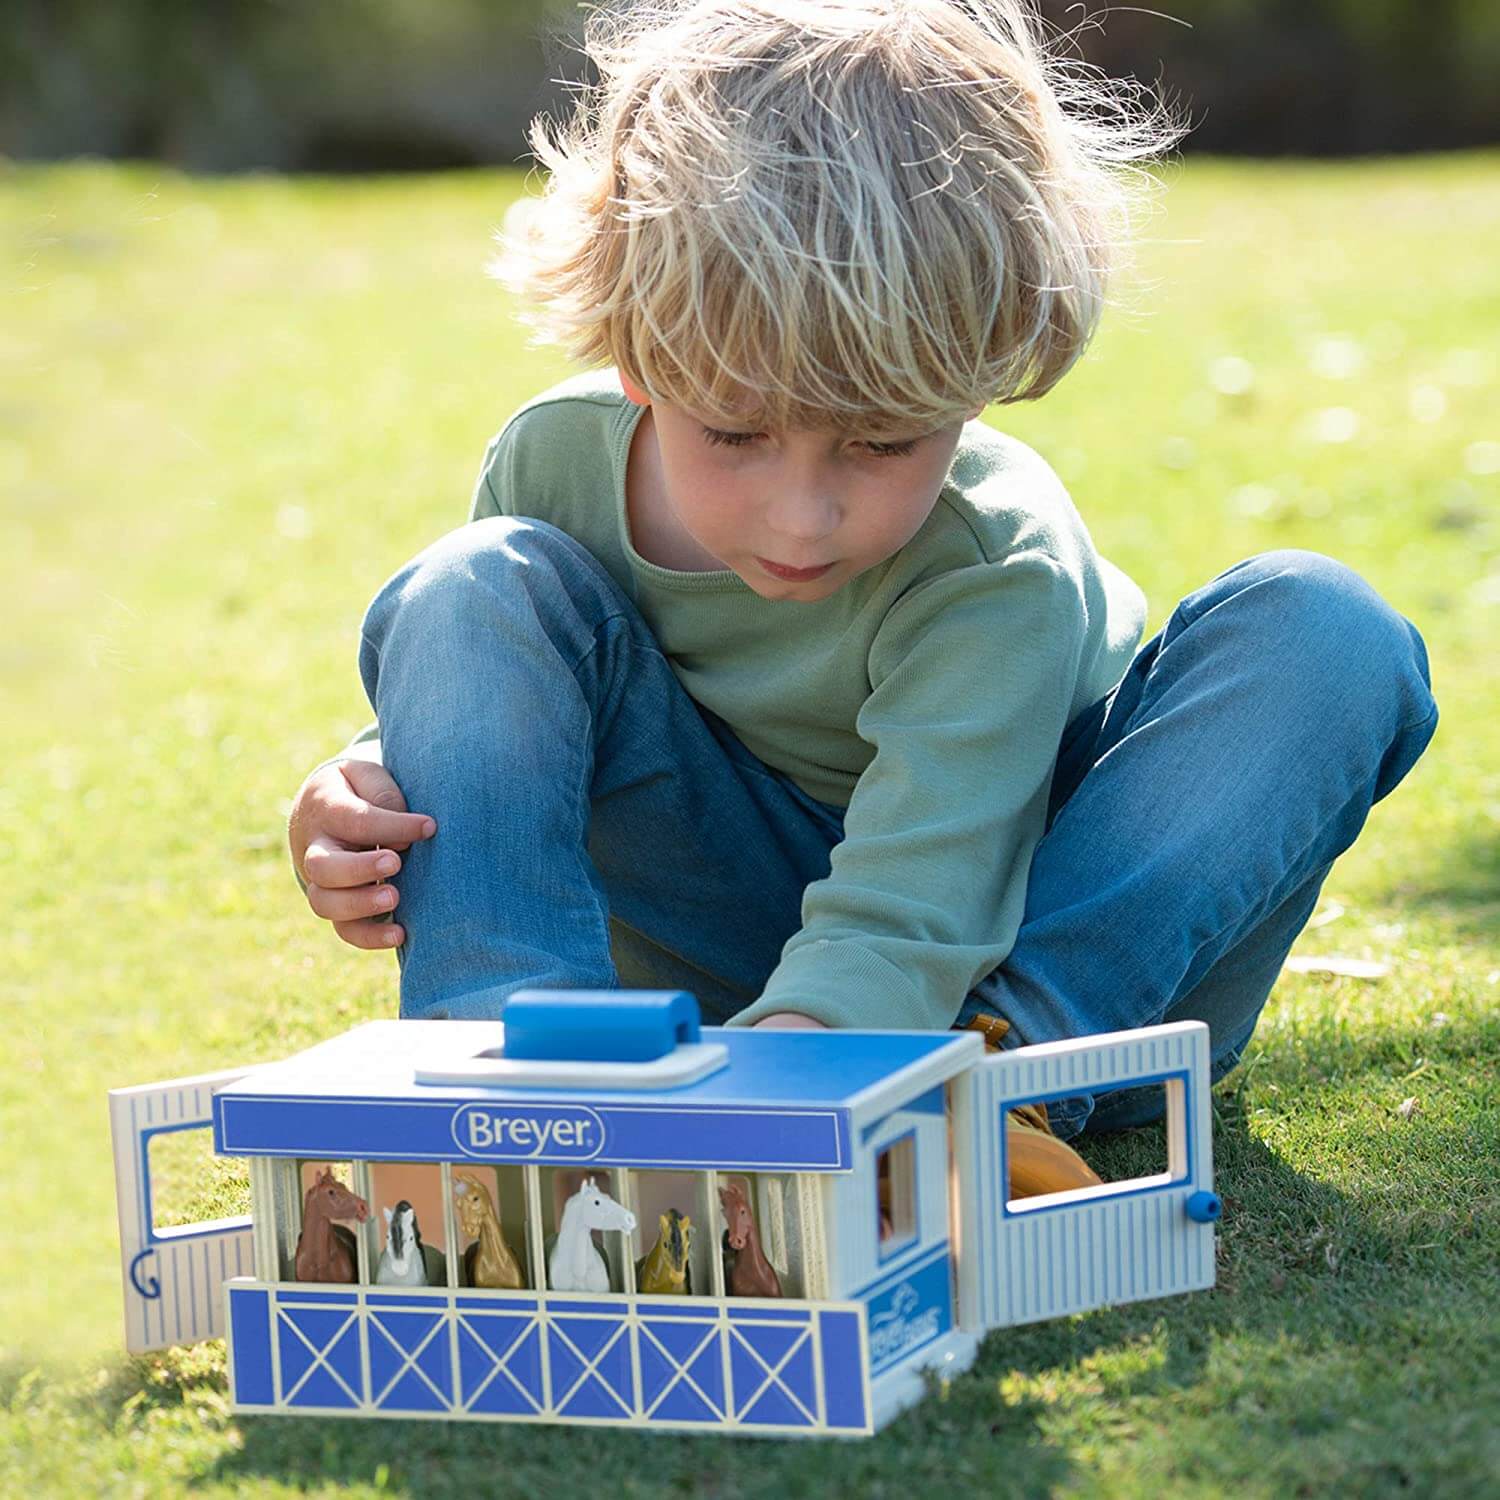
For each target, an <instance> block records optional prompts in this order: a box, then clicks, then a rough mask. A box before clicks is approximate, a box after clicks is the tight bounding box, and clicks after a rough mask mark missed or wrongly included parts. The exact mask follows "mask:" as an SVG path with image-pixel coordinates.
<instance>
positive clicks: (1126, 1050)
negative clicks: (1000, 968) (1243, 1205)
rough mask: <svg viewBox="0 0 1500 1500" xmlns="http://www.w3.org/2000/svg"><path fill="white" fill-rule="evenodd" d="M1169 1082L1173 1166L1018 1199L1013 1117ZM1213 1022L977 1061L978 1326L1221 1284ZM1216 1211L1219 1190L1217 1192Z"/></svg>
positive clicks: (974, 1319)
mask: <svg viewBox="0 0 1500 1500" xmlns="http://www.w3.org/2000/svg"><path fill="white" fill-rule="evenodd" d="M1158 1086H1159V1087H1160V1088H1161V1089H1162V1091H1163V1096H1164V1102H1165V1108H1166V1141H1167V1159H1166V1163H1165V1169H1164V1170H1163V1171H1161V1172H1158V1173H1154V1174H1152V1175H1150V1176H1147V1177H1141V1178H1135V1179H1132V1180H1129V1181H1124V1182H1109V1183H1104V1184H1102V1185H1100V1186H1098V1187H1089V1188H1080V1189H1075V1190H1072V1191H1070V1192H1065V1193H1054V1194H1049V1195H1047V1196H1044V1197H1040V1198H1023V1199H1018V1200H1015V1201H1008V1200H1009V1193H1008V1182H1009V1168H1008V1163H1007V1159H1006V1155H1007V1148H1006V1135H1007V1132H1006V1115H1007V1112H1008V1111H1009V1110H1011V1109H1013V1108H1014V1107H1015V1106H1016V1105H1018V1104H1022V1103H1027V1102H1031V1101H1035V1100H1049V1099H1063V1098H1071V1097H1078V1096H1082V1095H1089V1094H1099V1093H1102V1092H1108V1091H1113V1090H1116V1089H1121V1088H1137V1087H1138V1088H1147V1087H1158ZM1208 1091H1209V1050H1208V1027H1207V1026H1205V1025H1204V1024H1203V1023H1202V1022H1201V1021H1183V1022H1177V1023H1174V1024H1172V1025H1168V1026H1151V1027H1145V1028H1143V1029H1141V1030H1139V1031H1126V1032H1113V1033H1110V1034H1108V1035H1105V1036H1095V1037H1087V1038H1082V1039H1077V1040H1072V1041H1066V1042H1056V1043H1049V1044H1044V1045H1041V1046H1034V1047H1027V1048H1024V1049H1017V1050H1015V1051H1012V1052H1000V1053H996V1054H994V1055H993V1056H991V1057H988V1058H986V1059H985V1060H984V1061H983V1062H982V1063H980V1064H979V1065H978V1067H977V1068H976V1070H975V1073H974V1077H973V1081H972V1096H971V1099H970V1103H969V1108H968V1115H969V1128H970V1131H971V1132H972V1134H971V1138H970V1141H969V1142H968V1149H967V1150H966V1151H965V1152H964V1153H963V1156H962V1160H961V1162H960V1172H961V1175H962V1176H963V1177H964V1178H965V1179H967V1180H966V1181H965V1186H964V1196H965V1202H967V1203H972V1204H975V1205H977V1206H978V1214H977V1218H978V1223H977V1225H976V1226H975V1227H976V1231H977V1242H978V1248H979V1265H978V1268H977V1275H976V1277H975V1278H974V1279H973V1280H972V1281H970V1282H969V1283H968V1285H967V1286H966V1287H965V1289H964V1297H963V1301H964V1308H963V1317H964V1323H965V1326H974V1325H975V1324H976V1323H977V1324H978V1326H981V1327H1002V1326H1006V1325H1009V1324H1015V1323H1030V1322H1035V1321H1037V1320H1039V1319H1042V1318H1057V1317H1063V1316H1066V1315H1067V1314H1070V1313H1076V1312H1083V1311H1086V1310H1087V1309H1089V1308H1094V1307H1101V1306H1103V1305H1105V1304H1107V1303H1118V1302H1130V1301H1134V1300H1136V1299H1139V1298H1145V1297H1165V1296H1168V1295H1170V1294H1173V1293H1177V1292H1186V1291H1192V1290H1196V1289H1198V1288H1202V1287H1208V1286H1212V1285H1213V1281H1214V1231H1213V1224H1212V1219H1211V1217H1209V1216H1208V1215H1207V1214H1205V1213H1204V1212H1202V1211H1200V1210H1201V1206H1202V1205H1203V1204H1204V1203H1205V1202H1206V1201H1208V1200H1212V1192H1211V1190H1212V1187H1213V1148H1212V1139H1211V1126H1210V1114H1209V1099H1208ZM1212 1212H1213V1214H1214V1215H1215V1216H1216V1214H1217V1200H1212Z"/></svg>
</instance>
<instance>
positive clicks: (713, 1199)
mask: <svg viewBox="0 0 1500 1500" xmlns="http://www.w3.org/2000/svg"><path fill="white" fill-rule="evenodd" d="M703 1176H704V1178H705V1180H706V1184H707V1187H708V1222H707V1223H706V1224H704V1226H703V1229H704V1233H705V1234H707V1235H708V1251H709V1254H708V1273H709V1285H710V1286H711V1287H712V1288H713V1294H714V1296H715V1297H716V1298H718V1300H719V1301H720V1302H722V1301H723V1300H724V1298H725V1297H727V1296H728V1295H729V1292H728V1289H727V1288H726V1287H725V1285H724V1257H723V1255H722V1254H720V1252H719V1238H720V1233H719V1174H718V1173H717V1172H715V1171H712V1170H710V1171H707V1172H705V1173H704V1174H703ZM725 1347H726V1349H727V1348H728V1345H727V1344H726V1346H725ZM725 1358H726V1360H727V1359H728V1355H727V1354H726V1355H725ZM727 1368H728V1367H727V1365H726V1370H727ZM724 1388H725V1390H728V1389H729V1387H728V1386H727V1385H726V1386H725V1387H724Z"/></svg>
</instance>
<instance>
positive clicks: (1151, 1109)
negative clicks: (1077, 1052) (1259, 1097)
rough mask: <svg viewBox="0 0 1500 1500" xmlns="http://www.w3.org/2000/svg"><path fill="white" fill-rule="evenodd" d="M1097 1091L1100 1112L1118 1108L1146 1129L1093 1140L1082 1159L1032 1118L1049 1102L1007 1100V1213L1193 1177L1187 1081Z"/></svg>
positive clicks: (1124, 1120) (1105, 1114)
mask: <svg viewBox="0 0 1500 1500" xmlns="http://www.w3.org/2000/svg"><path fill="white" fill-rule="evenodd" d="M1091 1092H1092V1093H1093V1096H1094V1109H1095V1113H1096V1115H1098V1116H1100V1117H1101V1118H1107V1117H1108V1116H1109V1114H1111V1113H1114V1114H1116V1115H1117V1116H1118V1117H1119V1118H1120V1119H1121V1121H1122V1124H1123V1123H1133V1122H1136V1121H1139V1122H1140V1123H1142V1124H1143V1125H1145V1126H1146V1128H1144V1129H1133V1130H1128V1131H1125V1132H1124V1133H1122V1134H1120V1135H1112V1136H1110V1137H1108V1138H1106V1139H1103V1140H1099V1141H1091V1142H1090V1143H1089V1146H1088V1160H1087V1162H1082V1160H1081V1157H1080V1156H1079V1155H1078V1153H1077V1151H1076V1149H1075V1148H1076V1144H1077V1143H1073V1142H1070V1143H1069V1144H1067V1145H1064V1144H1063V1143H1062V1142H1061V1141H1058V1140H1057V1139H1056V1138H1055V1137H1054V1136H1053V1135H1052V1134H1051V1132H1050V1130H1047V1129H1042V1128H1039V1127H1038V1126H1037V1125H1036V1124H1034V1123H1032V1120H1033V1119H1034V1117H1035V1116H1037V1115H1038V1114H1039V1113H1040V1112H1041V1111H1042V1110H1043V1109H1045V1101H1043V1100H1027V1101H1025V1102H1024V1103H1023V1104H1021V1105H1019V1106H1018V1105H1016V1104H1011V1105H1009V1107H1008V1113H1007V1114H1003V1115H1002V1116H1001V1119H1002V1122H1003V1124H1002V1128H1003V1130H1004V1132H1005V1151H1004V1161H1005V1174H1006V1181H1005V1208H1006V1212H1007V1213H1013V1212H1014V1213H1029V1212H1032V1211H1034V1210H1036V1209H1043V1208H1059V1207H1063V1206H1066V1205H1068V1204H1072V1203H1087V1202H1092V1201H1094V1200H1096V1199H1101V1198H1111V1197H1117V1196H1121V1195H1123V1194H1126V1193H1139V1192H1148V1191H1150V1190H1151V1189H1153V1188H1162V1187H1167V1186H1169V1185H1170V1184H1171V1183H1173V1182H1180V1181H1182V1180H1184V1179H1185V1178H1186V1177H1187V1175H1188V1170H1189V1167H1188V1161H1187V1131H1186V1117H1185V1111H1184V1100H1185V1098H1186V1091H1185V1085H1184V1082H1183V1080H1182V1079H1181V1078H1178V1077H1174V1078H1167V1079H1153V1080H1151V1081H1149V1082H1147V1083H1131V1084H1126V1085H1125V1086H1123V1087H1121V1088H1115V1089H1101V1088H1094V1089H1092V1090H1091Z"/></svg>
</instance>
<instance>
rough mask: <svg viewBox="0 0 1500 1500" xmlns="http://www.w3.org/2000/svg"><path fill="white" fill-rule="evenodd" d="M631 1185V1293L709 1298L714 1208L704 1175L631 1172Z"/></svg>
mask: <svg viewBox="0 0 1500 1500" xmlns="http://www.w3.org/2000/svg"><path fill="white" fill-rule="evenodd" d="M630 1184H631V1200H632V1201H631V1207H632V1208H633V1209H634V1212H635V1216H636V1227H635V1231H634V1233H633V1235H632V1237H631V1242H632V1254H633V1258H634V1262H635V1289H636V1291H637V1292H639V1293H640V1294H641V1295H642V1296H670V1297H708V1296H712V1295H713V1290H714V1284H713V1283H714V1278H713V1265H712V1257H713V1255H714V1253H715V1246H714V1239H715V1235H714V1228H713V1226H714V1225H715V1223H716V1222H717V1220H718V1205H717V1204H714V1205H713V1206H712V1207H711V1206H710V1204H709V1199H708V1176H707V1174H706V1173H703V1172H650V1171H640V1172H632V1173H631V1174H630Z"/></svg>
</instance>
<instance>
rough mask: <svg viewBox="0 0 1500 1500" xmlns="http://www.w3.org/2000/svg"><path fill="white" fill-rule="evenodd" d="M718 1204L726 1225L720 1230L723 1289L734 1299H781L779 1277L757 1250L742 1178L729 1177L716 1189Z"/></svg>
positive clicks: (753, 1219) (748, 1192)
mask: <svg viewBox="0 0 1500 1500" xmlns="http://www.w3.org/2000/svg"><path fill="white" fill-rule="evenodd" d="M719 1203H720V1205H721V1206H722V1207H723V1209H724V1220H725V1223H726V1224H727V1225H728V1227H727V1228H726V1229H725V1231H724V1289H725V1290H726V1291H727V1292H729V1293H730V1295H731V1296H735V1297H779V1296H781V1278H780V1277H779V1276H778V1275H777V1274H776V1267H775V1266H773V1265H772V1264H771V1262H770V1261H768V1260H767V1259H766V1256H765V1252H764V1251H763V1250H762V1249H761V1248H760V1236H759V1235H758V1234H757V1233H756V1231H755V1215H754V1214H752V1213H751V1212H750V1189H749V1185H748V1184H747V1183H746V1181H745V1179H744V1178H743V1177H731V1178H729V1179H728V1181H726V1182H725V1183H724V1184H723V1185H722V1186H721V1187H720V1188H719Z"/></svg>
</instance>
